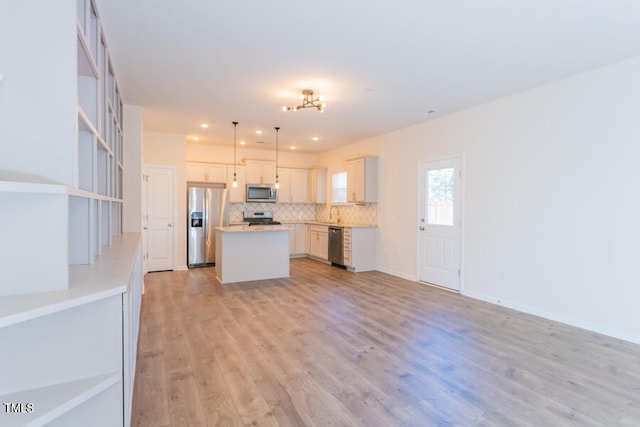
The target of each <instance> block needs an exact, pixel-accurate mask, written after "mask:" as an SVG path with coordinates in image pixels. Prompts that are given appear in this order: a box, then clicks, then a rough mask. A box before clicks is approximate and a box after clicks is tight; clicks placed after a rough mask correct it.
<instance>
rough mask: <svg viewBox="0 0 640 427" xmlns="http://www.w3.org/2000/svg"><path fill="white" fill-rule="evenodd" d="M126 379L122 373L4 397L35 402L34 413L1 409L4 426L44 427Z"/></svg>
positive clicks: (4, 397)
mask: <svg viewBox="0 0 640 427" xmlns="http://www.w3.org/2000/svg"><path fill="white" fill-rule="evenodd" d="M121 380H122V374H121V373H120V372H116V373H112V374H107V375H100V376H96V377H91V378H85V379H82V380H78V381H72V382H68V383H62V384H55V385H51V386H47V387H40V388H36V389H31V390H24V391H21V392H18V393H12V394H8V395H4V396H0V401H2V402H19V403H27V402H28V403H32V404H33V411H32V412H26V413H25V412H23V413H7V412H5V411H2V412H0V425H3V426H41V425H44V424H47V423H49V422H51V421H53V420H55V419H56V418H58V417H60V416H61V415H63V414H65V413H67V412H69V411H70V410H72V409H74V408H76V407H77V406H79V405H81V404H82V403H84V402H87V401H88V400H90V399H92V398H93V397H95V396H97V395H98V394H100V393H101V392H103V391H105V390H107V389H108V388H109V387H111V386H114V385H116V384H118V383H119V382H120V381H121Z"/></svg>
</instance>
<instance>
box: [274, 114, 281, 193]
mask: <svg viewBox="0 0 640 427" xmlns="http://www.w3.org/2000/svg"><path fill="white" fill-rule="evenodd" d="M274 129H275V130H276V190H277V189H278V188H280V183H279V182H278V131H279V130H280V128H279V127H278V126H276V127H274Z"/></svg>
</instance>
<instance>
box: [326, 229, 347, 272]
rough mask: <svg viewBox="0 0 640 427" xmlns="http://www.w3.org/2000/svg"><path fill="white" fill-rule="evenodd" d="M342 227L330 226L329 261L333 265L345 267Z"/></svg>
mask: <svg viewBox="0 0 640 427" xmlns="http://www.w3.org/2000/svg"><path fill="white" fill-rule="evenodd" d="M342 232H343V228H342V227H329V261H330V262H331V265H335V266H339V267H344V244H343V238H342Z"/></svg>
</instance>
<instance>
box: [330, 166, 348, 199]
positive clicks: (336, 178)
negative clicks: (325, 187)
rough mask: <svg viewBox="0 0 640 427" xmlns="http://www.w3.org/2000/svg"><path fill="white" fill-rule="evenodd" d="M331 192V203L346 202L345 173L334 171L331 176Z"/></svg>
mask: <svg viewBox="0 0 640 427" xmlns="http://www.w3.org/2000/svg"><path fill="white" fill-rule="evenodd" d="M331 194H333V197H332V201H333V203H347V173H346V172H338V173H334V174H333V176H332V178H331Z"/></svg>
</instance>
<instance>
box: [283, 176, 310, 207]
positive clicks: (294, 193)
mask: <svg viewBox="0 0 640 427" xmlns="http://www.w3.org/2000/svg"><path fill="white" fill-rule="evenodd" d="M278 181H279V184H280V188H279V189H278V202H280V203H309V171H308V170H307V169H290V168H278Z"/></svg>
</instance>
